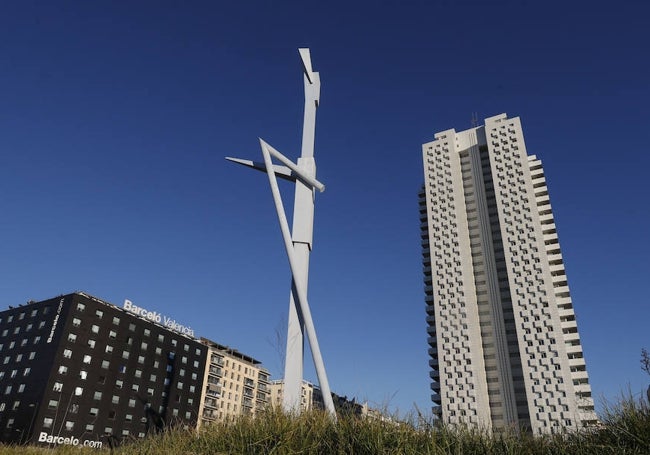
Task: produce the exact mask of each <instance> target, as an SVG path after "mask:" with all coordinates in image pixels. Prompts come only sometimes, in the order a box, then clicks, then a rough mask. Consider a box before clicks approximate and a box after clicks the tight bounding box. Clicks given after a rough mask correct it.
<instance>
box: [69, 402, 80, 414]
mask: <svg viewBox="0 0 650 455" xmlns="http://www.w3.org/2000/svg"><path fill="white" fill-rule="evenodd" d="M69 411H70V414H78V413H79V405H78V404H74V403H73V404H71V405H70V408H69Z"/></svg>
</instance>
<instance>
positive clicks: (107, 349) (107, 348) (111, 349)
mask: <svg viewBox="0 0 650 455" xmlns="http://www.w3.org/2000/svg"><path fill="white" fill-rule="evenodd" d="M105 350H106V352H107V353H109V354H110V353H111V352H113V346H111V345H110V344H107V345H106V349H105Z"/></svg>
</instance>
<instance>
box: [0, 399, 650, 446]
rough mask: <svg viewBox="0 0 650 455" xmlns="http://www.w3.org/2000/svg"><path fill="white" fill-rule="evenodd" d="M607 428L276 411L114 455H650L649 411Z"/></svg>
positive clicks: (614, 412) (623, 413)
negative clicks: (474, 424)
mask: <svg viewBox="0 0 650 455" xmlns="http://www.w3.org/2000/svg"><path fill="white" fill-rule="evenodd" d="M602 422H603V425H602V426H601V427H599V428H597V429H591V430H585V431H583V432H579V433H572V434H569V433H567V434H559V435H546V436H532V435H530V434H527V433H519V432H507V433H501V434H494V435H490V434H487V433H485V432H482V431H478V430H472V429H467V428H447V427H438V426H434V425H431V422H428V421H424V420H423V419H417V420H416V419H413V420H412V421H410V422H400V423H395V422H388V421H381V420H373V419H361V418H358V417H354V416H340V417H339V420H338V423H334V422H333V421H332V420H331V419H330V418H329V417H328V415H327V414H326V413H324V412H317V411H314V412H309V413H304V414H302V415H299V416H292V415H287V414H284V413H282V412H280V411H269V412H266V413H264V414H262V415H260V416H258V417H257V418H255V419H252V418H248V417H241V418H238V419H234V420H231V421H228V422H223V423H218V424H214V425H211V426H210V427H207V428H205V429H203V430H202V431H200V432H198V433H197V432H195V431H183V430H170V431H167V432H165V433H163V434H160V435H157V436H153V437H150V438H147V439H144V440H139V441H134V442H133V443H131V444H125V445H123V446H122V447H120V448H117V449H114V450H113V451H112V453H114V454H115V455H135V454H156V455H158V454H174V455H176V454H178V455H203V454H211V455H212V454H215V455H219V454H241V455H249V454H250V455H261V454H268V455H272V454H273V455H297V454H305V455H319V454H323V455H329V454H333V455H339V454H341V455H343V454H345V455H348V454H356V455H365V454H368V455H370V454H372V455H378V454H381V455H392V454H395V455H397V454H400V455H402V454H403V455H410V454H413V455H415V454H417V455H421V454H422V455H438V454H440V455H443V454H445V455H446V454H458V455H461V454H462V455H464V454H495V455H496V454H499V455H500V454H504V455H506V454H507V455H510V454H512V455H515V454H527V455H528V454H531V455H537V454H540V455H541V454H545V455H550V454H552V455H555V454H558V455H559V454H577V455H582V454H585V455H586V454H612V455H614V454H616V455H619V454H622V455H625V454H650V406H648V404H647V403H646V402H644V401H638V400H634V399H632V398H631V397H628V398H623V399H622V400H621V401H620V402H619V403H617V404H616V405H614V406H608V407H606V409H605V412H604V416H603V417H602ZM109 451H110V449H108V448H105V449H103V450H101V451H98V450H94V449H88V448H76V447H58V448H56V449H47V448H37V447H2V446H0V455H15V454H21V455H45V454H52V453H54V454H57V455H59V454H68V453H69V454H79V455H85V454H91V453H92V454H97V453H98V452H103V453H109Z"/></svg>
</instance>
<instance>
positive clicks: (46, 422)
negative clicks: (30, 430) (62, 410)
mask: <svg viewBox="0 0 650 455" xmlns="http://www.w3.org/2000/svg"><path fill="white" fill-rule="evenodd" d="M52 423H54V419H52V418H51V417H45V418H44V419H43V428H52Z"/></svg>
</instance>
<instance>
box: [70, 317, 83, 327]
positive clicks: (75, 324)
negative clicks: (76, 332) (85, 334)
mask: <svg viewBox="0 0 650 455" xmlns="http://www.w3.org/2000/svg"><path fill="white" fill-rule="evenodd" d="M72 325H73V327H79V326H80V325H81V319H79V318H72Z"/></svg>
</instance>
